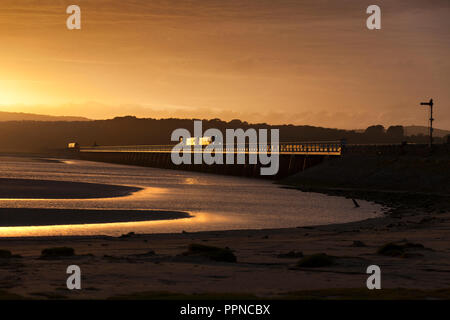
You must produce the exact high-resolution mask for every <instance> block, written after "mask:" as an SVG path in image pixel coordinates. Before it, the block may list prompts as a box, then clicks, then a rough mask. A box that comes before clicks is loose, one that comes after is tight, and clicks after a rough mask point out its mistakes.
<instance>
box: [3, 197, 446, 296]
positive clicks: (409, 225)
mask: <svg viewBox="0 0 450 320" xmlns="http://www.w3.org/2000/svg"><path fill="white" fill-rule="evenodd" d="M322 192H325V191H324V190H322ZM328 192H331V191H328ZM334 192H336V191H334ZM340 193H341V195H345V194H347V195H350V196H352V197H353V196H356V195H357V194H358V195H359V198H365V199H368V200H371V201H378V202H380V203H383V204H384V205H387V204H390V207H391V209H390V210H389V211H387V212H386V214H385V216H384V217H381V218H376V219H369V220H365V221H360V222H354V223H347V224H338V225H327V226H317V227H305V228H301V227H299V228H288V229H273V230H235V231H221V232H213V231H211V232H198V233H179V234H152V235H137V234H128V235H123V236H121V237H106V236H93V237H57V238H56V237H47V238H45V237H41V238H20V239H19V238H10V239H5V238H3V239H0V249H3V250H9V251H10V252H11V253H12V255H13V256H11V257H8V258H2V259H0V270H1V272H0V290H1V292H2V294H1V296H3V298H8V297H9V298H14V297H16V298H17V297H26V298H31V299H107V298H117V297H120V298H144V299H155V298H167V297H169V298H170V297H181V298H182V297H197V296H200V297H206V298H210V297H217V296H231V297H235V298H236V297H237V298H239V297H242V298H245V297H258V298H269V297H270V298H281V299H285V298H298V299H302V298H306V299H308V298H325V299H326V298H330V299H336V298H344V299H345V298H351V299H354V298H360V299H364V298H378V299H379V298H387V299H399V298H420V299H423V298H446V299H448V298H450V290H449V288H450V263H449V261H450V248H449V247H448V243H449V238H448V234H449V231H450V213H449V211H448V209H449V203H450V202H448V198H442V197H441V198H439V199H438V200H439V201H436V200H437V199H431V200H430V199H429V197H428V196H420V195H417V194H416V195H409V194H402V193H400V194H392V193H385V194H380V193H379V192H377V193H370V192H365V193H361V192H357V191H356V190H355V191H353V193H352V192H351V191H349V190H347V191H341V192H340ZM391 242H396V243H397V244H398V245H399V248H400V252H396V253H395V254H394V253H392V252H390V253H389V252H384V253H380V248H381V247H382V246H383V245H385V244H387V243H391ZM190 244H204V245H208V246H215V247H220V248H225V247H228V248H230V250H232V252H233V253H234V255H235V256H236V259H237V261H236V262H220V261H213V260H211V259H210V258H207V257H202V256H195V255H194V256H192V255H186V254H184V253H185V252H186V251H187V250H188V246H189V245H190ZM49 247H71V248H73V249H74V250H75V255H74V256H68V257H56V258H52V259H45V258H42V257H41V251H42V250H43V249H45V248H49ZM317 253H325V254H327V255H328V256H331V257H333V263H332V264H330V265H327V266H321V267H300V266H299V265H298V262H299V261H300V260H301V259H302V256H303V257H304V256H308V255H313V254H317ZM14 255H18V256H14ZM72 264H76V265H78V266H80V268H81V269H82V279H83V289H82V290H78V291H76V290H75V291H69V290H68V289H67V288H66V286H65V281H66V273H65V272H66V268H67V266H69V265H72ZM372 264H376V265H379V266H380V268H381V272H382V288H383V289H385V290H380V291H378V292H373V291H369V290H367V289H366V279H367V277H368V275H367V274H366V268H367V266H369V265H372ZM399 288H402V289H399ZM404 289H408V290H404ZM16 295H17V296H16Z"/></svg>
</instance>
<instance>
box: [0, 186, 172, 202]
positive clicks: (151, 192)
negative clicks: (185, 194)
mask: <svg viewBox="0 0 450 320" xmlns="http://www.w3.org/2000/svg"><path fill="white" fill-rule="evenodd" d="M138 187H139V186H138ZM139 188H143V190H139V191H136V192H133V193H131V194H129V195H126V196H123V197H109V198H70V199H61V198H0V201H8V202H9V201H11V202H20V201H26V202H30V201H58V202H59V201H61V202H71V201H104V200H108V201H111V200H114V201H127V200H130V199H131V198H132V199H133V200H139V199H149V198H150V199H151V198H159V197H160V196H161V195H163V194H167V193H168V192H169V189H167V188H156V187H139Z"/></svg>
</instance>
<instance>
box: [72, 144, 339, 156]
mask: <svg viewBox="0 0 450 320" xmlns="http://www.w3.org/2000/svg"><path fill="white" fill-rule="evenodd" d="M174 146H175V144H172V145H133V146H95V147H81V148H80V152H158V153H168V152H172V150H173V148H174ZM200 147H201V148H202V150H203V149H204V148H206V147H207V146H200ZM216 147H219V148H220V147H222V152H223V153H260V152H264V153H273V152H277V153H280V154H329V155H340V154H341V152H342V144H341V143H340V142H336V141H322V142H283V143H279V144H269V145H259V144H251V143H245V144H220V145H219V144H217V145H216ZM185 148H188V149H190V152H194V153H195V152H198V148H199V146H197V148H195V146H185ZM215 151H216V152H218V151H217V149H216V150H215Z"/></svg>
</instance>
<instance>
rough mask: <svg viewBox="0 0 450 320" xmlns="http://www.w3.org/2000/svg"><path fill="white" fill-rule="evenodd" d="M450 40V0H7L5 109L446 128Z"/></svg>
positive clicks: (2, 75) (1, 19)
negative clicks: (72, 15) (75, 9)
mask: <svg viewBox="0 0 450 320" xmlns="http://www.w3.org/2000/svg"><path fill="white" fill-rule="evenodd" d="M71 4H77V5H79V6H80V7H81V10H82V29H81V30H75V31H69V30H67V28H66V19H67V17H68V15H67V14H66V12H65V11H66V8H67V6H68V5H71ZM370 4H378V5H379V6H380V7H381V10H382V29H381V30H375V31H371V30H368V29H367V28H366V18H367V16H368V15H367V14H366V12H365V11H366V8H367V6H368V5H370ZM449 40H450V1H448V0H428V1H426V0H389V1H387V0H384V1H383V0H377V1H372V0H370V1H365V0H334V1H325V0H296V1H290V0H277V1H275V0H226V1H224V0H190V1H182V0H178V1H175V0H148V1H144V0H70V1H65V0H40V1H36V0H1V2H0V43H1V47H0V48H1V50H0V110H2V111H14V112H33V113H41V114H51V115H72V116H85V117H89V118H94V119H101V118H111V117H114V116H120V115H129V114H131V115H136V116H139V117H155V118H160V117H189V118H191V117H198V118H208V119H209V118H216V117H218V118H222V119H224V120H231V119H233V118H240V119H242V120H246V121H249V122H267V123H271V124H282V123H292V124H308V125H319V126H326V127H338V128H364V127H367V126H368V125H371V124H383V125H385V126H388V125H392V124H403V125H409V124H417V125H427V109H425V108H423V107H420V106H419V103H420V101H423V100H427V99H429V98H430V97H433V98H434V99H435V100H436V112H435V113H436V122H435V125H436V127H439V128H442V129H450V91H449V87H450V61H449V54H450V41H449Z"/></svg>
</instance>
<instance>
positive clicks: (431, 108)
mask: <svg viewBox="0 0 450 320" xmlns="http://www.w3.org/2000/svg"><path fill="white" fill-rule="evenodd" d="M420 105H422V106H430V148H431V147H432V146H433V121H434V119H433V105H434V103H433V99H430V101H429V102H421V103H420Z"/></svg>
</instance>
